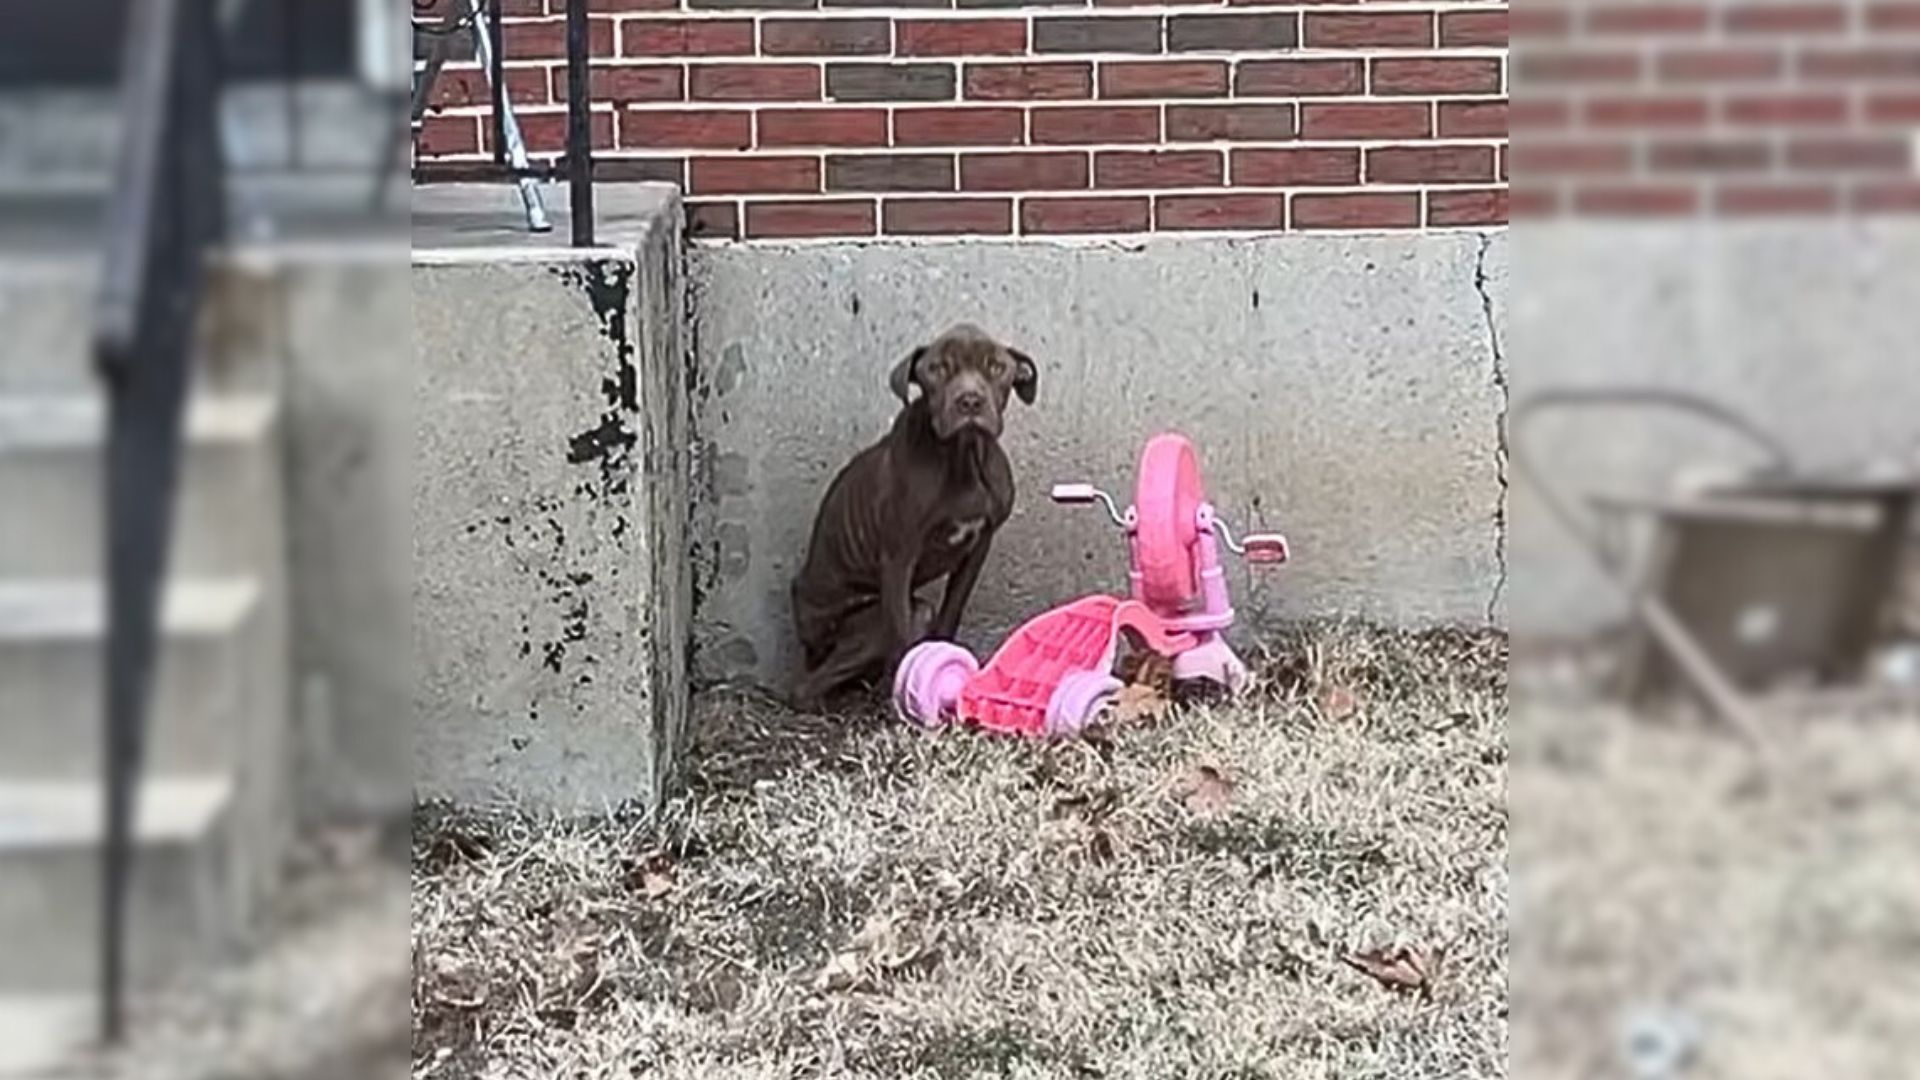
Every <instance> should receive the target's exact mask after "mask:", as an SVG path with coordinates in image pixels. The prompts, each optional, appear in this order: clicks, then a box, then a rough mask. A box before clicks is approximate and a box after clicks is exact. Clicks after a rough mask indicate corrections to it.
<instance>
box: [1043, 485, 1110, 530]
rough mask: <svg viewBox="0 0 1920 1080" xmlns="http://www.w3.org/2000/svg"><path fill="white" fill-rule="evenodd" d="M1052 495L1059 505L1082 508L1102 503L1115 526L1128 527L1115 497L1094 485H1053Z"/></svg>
mask: <svg viewBox="0 0 1920 1080" xmlns="http://www.w3.org/2000/svg"><path fill="white" fill-rule="evenodd" d="M1051 494H1052V496H1053V501H1054V502H1057V503H1066V504H1068V505H1074V506H1082V505H1085V504H1087V503H1096V502H1097V503H1100V504H1102V505H1103V506H1105V507H1106V508H1107V516H1108V517H1110V518H1112V519H1113V523H1114V524H1115V525H1118V526H1120V527H1121V528H1125V527H1126V525H1127V519H1126V517H1125V516H1123V515H1122V514H1121V513H1120V507H1118V506H1116V505H1115V504H1114V501H1113V496H1111V495H1109V494H1107V493H1106V492H1104V491H1101V490H1100V489H1099V488H1097V487H1094V486H1093V485H1092V484H1055V485H1053V491H1052V492H1051Z"/></svg>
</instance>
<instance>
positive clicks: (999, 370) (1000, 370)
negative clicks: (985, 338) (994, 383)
mask: <svg viewBox="0 0 1920 1080" xmlns="http://www.w3.org/2000/svg"><path fill="white" fill-rule="evenodd" d="M1006 373H1007V365H1006V364H1005V362H1003V361H1002V360H1001V359H1000V358H999V357H997V356H996V357H994V358H993V359H991V360H989V361H987V378H989V379H997V378H999V377H1000V376H1002V375H1004V374H1006Z"/></svg>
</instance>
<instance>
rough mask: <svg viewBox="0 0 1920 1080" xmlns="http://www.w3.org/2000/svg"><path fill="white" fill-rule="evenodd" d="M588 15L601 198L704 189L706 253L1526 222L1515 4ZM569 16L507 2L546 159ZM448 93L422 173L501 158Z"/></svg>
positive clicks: (606, 3)
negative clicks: (1517, 136)
mask: <svg viewBox="0 0 1920 1080" xmlns="http://www.w3.org/2000/svg"><path fill="white" fill-rule="evenodd" d="M591 2H592V4H593V20H592V26H593V35H592V36H593V49H594V56H595V64H594V80H593V83H594V85H593V93H594V97H595V108H596V113H595V117H594V120H595V124H594V142H595V145H596V147H597V154H598V156H599V159H600V165H599V170H600V171H599V175H601V176H603V177H608V178H649V179H655V178H657V179H667V180H673V181H676V182H679V183H681V184H682V185H683V186H684V188H685V190H686V192H687V198H688V205H689V207H690V218H691V221H692V223H693V227H694V231H695V233H696V235H702V236H706V237H743V238H746V239H772V238H800V237H857V236H875V235H886V236H898V237H924V236H954V235H991V236H1008V235H1068V234H1079V235H1085V234H1138V233H1146V232H1150V231H1162V232H1183V233H1190V232H1194V231H1208V232H1232V231H1272V230H1281V229H1299V230H1328V229H1400V230H1405V229H1449V228H1465V227H1484V226H1488V225H1498V224H1502V223H1504V222H1505V220H1506V216H1507V190H1506V183H1505V178H1506V124H1507V103H1506V97H1505V92H1506V81H1505V68H1506V36H1507V13H1506V8H1505V6H1504V5H1503V4H1498V3H1486V2H1461V0H1441V2H1437V3H1435V2H1429V3H1412V4H1400V3H1380V4H1373V3H1367V4H1364V5H1362V4H1340V5H1334V4H1323V5H1308V6H1303V5H1301V4H1299V3H1268V2H1265V0H1253V2H1249V3H1240V2H1237V0H1234V2H1230V3H1228V2H1220V0H1214V2H1200V3H1184V2H1181V0H1172V2H1170V3H1161V4H1153V5H1151V6H1140V5H1139V4H1137V3H1136V2H1135V0H1094V2H1093V3H1091V4H1089V3H1088V2H1086V0H1081V2H1079V3H1070V2H1062V3H1046V4H1036V3H1029V4H1028V5H1026V6H1022V5H1021V4H1020V3H1019V2H1018V0H895V2H894V3H893V4H892V5H891V6H866V5H865V4H863V0H591ZM565 3H566V0H506V8H507V11H508V12H509V14H510V22H509V23H508V24H507V26H506V28H505V33H506V44H507V48H506V53H507V56H508V58H509V61H508V69H507V70H508V79H509V83H510V87H511V90H512V93H513V95H514V99H515V102H516V105H517V106H518V108H519V109H520V115H521V117H522V122H523V124H524V126H525V129H526V133H527V139H528V141H529V143H530V146H531V148H532V150H533V151H534V152H535V153H536V154H538V155H542V156H549V157H550V156H553V155H555V154H557V153H559V152H560V150H561V148H562V145H563V143H564V139H565V126H566V121H565V112H564V104H563V103H564V101H565V89H566V86H565V79H566V69H565V66H564V60H563V58H564V53H565V49H564V26H565V23H564V16H563V14H561V13H562V12H564V9H565ZM956 4H957V7H956V6H955V5H956ZM443 84H444V85H443V87H442V89H441V90H440V92H439V94H438V95H437V98H436V104H437V106H438V108H437V110H436V112H435V113H434V114H433V115H431V116H430V117H429V118H428V120H427V122H426V126H425V130H424V132H423V138H422V144H421V159H422V163H423V168H422V173H423V177H425V178H432V177H433V176H435V175H442V176H444V175H451V174H457V173H458V172H459V164H460V163H461V162H462V161H474V160H479V159H481V157H482V156H483V154H484V153H485V152H486V150H487V146H488V139H489V138H490V133H489V132H488V130H487V128H488V125H487V123H486V121H485V99H486V94H485V85H484V82H483V81H481V80H480V79H479V77H478V73H477V72H476V71H473V70H471V69H464V70H463V69H460V68H450V69H449V71H448V74H447V75H446V76H445V77H444V79H443Z"/></svg>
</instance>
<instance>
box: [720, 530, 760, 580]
mask: <svg viewBox="0 0 1920 1080" xmlns="http://www.w3.org/2000/svg"><path fill="white" fill-rule="evenodd" d="M752 535H753V534H752V533H751V532H749V531H748V529H747V527H746V526H745V525H744V524H741V523H740V522H738V521H726V522H722V523H721V524H720V545H719V546H720V550H719V570H720V577H721V578H722V579H723V580H726V581H738V580H739V579H741V578H743V577H746V576H747V571H748V570H750V569H752V567H753V552H752V549H751V545H752V542H753V541H752Z"/></svg>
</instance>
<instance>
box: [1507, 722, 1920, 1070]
mask: <svg viewBox="0 0 1920 1080" xmlns="http://www.w3.org/2000/svg"><path fill="white" fill-rule="evenodd" d="M1516 696H1517V699H1518V703H1517V704H1516V712H1515V724H1514V762H1513V768H1512V804H1511V805H1512V811H1513V819H1514V829H1513V866H1514V897H1513V928H1514V929H1513V941H1514V980H1513V991H1514V1003H1515V1007H1514V1021H1515V1026H1514V1032H1513V1047H1514V1058H1513V1068H1514V1074H1515V1075H1516V1076H1526V1077H1542V1078H1546V1080H1557V1078H1562V1077H1566V1078H1574V1077H1580V1078H1585V1077H1623V1076H1625V1077H1631V1076H1634V1075H1642V1076H1646V1077H1649V1078H1651V1080H1664V1078H1666V1077H1674V1078H1679V1077H1686V1078H1688V1080H1717V1078H1719V1080H1776V1078H1777V1080H1806V1078H1809V1077H1826V1076H1832V1077H1848V1078H1874V1080H1880V1078H1885V1080H1901V1078H1906V1077H1911V1076H1914V1075H1916V1069H1920V1066H1917V1065H1916V1062H1920V726H1916V725H1915V724H1914V720H1915V719H1916V715H1915V712H1914V710H1913V708H1912V706H1911V704H1908V705H1906V706H1904V707H1895V708H1891V709H1886V710H1882V711H1879V712H1878V714H1875V713H1874V712H1872V711H1851V712H1847V713H1845V714H1841V713H1840V712H1839V710H1835V709H1826V710H1822V713H1823V714H1822V715H1816V716H1800V717H1793V716H1790V715H1786V714H1785V710H1784V709H1783V708H1782V707H1781V706H1780V705H1779V704H1778V703H1770V704H1772V706H1773V707H1772V708H1771V715H1770V718H1769V722H1768V724H1767V731H1768V734H1769V735H1770V737H1771V739H1772V741H1773V745H1774V754H1773V758H1774V760H1775V761H1776V762H1777V763H1778V767H1777V769H1776V770H1775V773H1774V775H1773V777H1772V779H1771V780H1770V781H1768V782H1766V783H1764V784H1757V783H1755V780H1756V773H1755V769H1754V759H1753V758H1752V757H1751V756H1750V755H1749V753H1748V751H1747V750H1746V749H1745V747H1744V745H1743V744H1742V743H1741V742H1740V741H1739V740H1737V739H1735V738H1733V737H1731V736H1730V735H1728V734H1727V733H1725V732H1724V731H1721V730H1715V729H1713V728H1711V727H1707V726H1702V725H1698V724H1689V723H1685V722H1680V721H1675V720H1661V719H1657V718H1644V717H1642V718H1634V717H1631V716H1629V715H1627V714H1626V713H1625V712H1624V711H1623V710H1620V709H1618V708H1613V707H1608V706H1604V705H1596V704H1593V703H1591V702H1582V701H1578V700H1567V699H1566V698H1564V697H1561V696H1558V695H1554V696H1550V697H1549V696H1543V695H1540V694H1537V693H1526V694H1521V695H1516ZM1634 1031H1642V1032H1644V1033H1647V1034H1652V1035H1656V1036H1658V1037H1660V1038H1662V1039H1676V1040H1677V1041H1676V1042H1675V1044H1674V1045H1675V1048H1676V1049H1678V1050H1680V1051H1681V1052H1680V1053H1679V1054H1677V1055H1675V1056H1673V1057H1671V1058H1668V1059H1666V1060H1665V1061H1664V1062H1662V1061H1661V1060H1659V1059H1660V1058H1661V1055H1659V1054H1653V1055H1648V1056H1647V1058H1646V1060H1645V1065H1646V1068H1645V1070H1644V1071H1643V1072H1640V1073H1638V1074H1636V1073H1635V1072H1634V1071H1633V1070H1632V1069H1631V1067H1630V1066H1631V1062H1632V1059H1633V1057H1634V1054H1633V1053H1632V1052H1631V1051H1630V1050H1629V1048H1628V1044H1629V1041H1630V1038H1631V1033H1633V1032H1634ZM1661 1064H1665V1065H1667V1066H1669V1067H1667V1068H1659V1067H1657V1066H1659V1065H1661Z"/></svg>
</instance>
